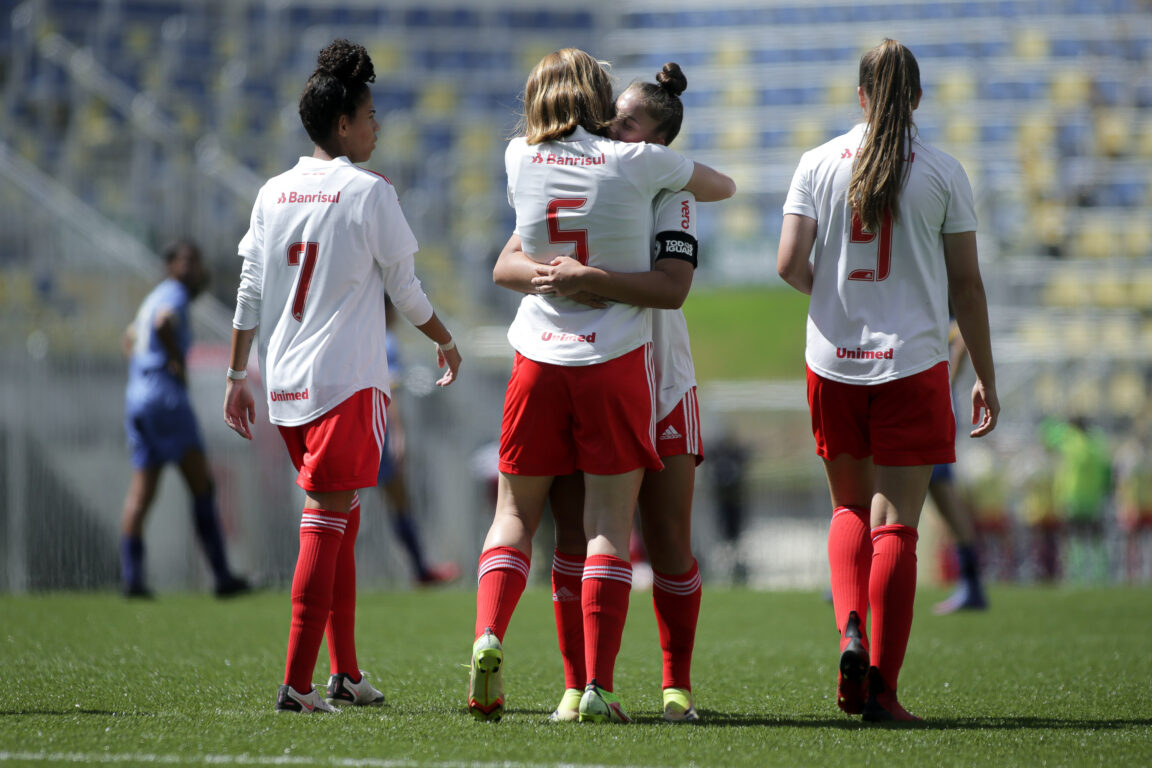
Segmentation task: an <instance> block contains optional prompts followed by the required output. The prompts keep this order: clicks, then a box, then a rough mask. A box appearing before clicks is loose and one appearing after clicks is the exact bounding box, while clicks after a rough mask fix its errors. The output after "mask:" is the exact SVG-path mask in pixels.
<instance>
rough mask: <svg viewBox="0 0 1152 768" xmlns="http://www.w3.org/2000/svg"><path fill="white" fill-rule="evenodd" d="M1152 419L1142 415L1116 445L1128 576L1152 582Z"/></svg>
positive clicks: (1135, 581) (1135, 580)
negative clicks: (1151, 439) (1151, 437)
mask: <svg viewBox="0 0 1152 768" xmlns="http://www.w3.org/2000/svg"><path fill="white" fill-rule="evenodd" d="M1150 427H1152V419H1150V418H1149V415H1148V414H1143V415H1140V416H1138V417H1137V418H1136V420H1135V422H1134V423H1133V425H1132V429H1131V431H1130V432H1129V433H1128V435H1127V436H1125V438H1124V439H1123V440H1122V441H1121V442H1120V445H1118V446H1117V447H1116V455H1115V475H1116V519H1117V522H1118V523H1119V526H1120V531H1121V533H1122V534H1123V536H1124V555H1123V557H1124V571H1123V573H1124V580H1125V581H1127V582H1129V583H1131V584H1139V583H1143V584H1147V583H1149V582H1152V444H1150V439H1149V436H1150V432H1152V429H1150Z"/></svg>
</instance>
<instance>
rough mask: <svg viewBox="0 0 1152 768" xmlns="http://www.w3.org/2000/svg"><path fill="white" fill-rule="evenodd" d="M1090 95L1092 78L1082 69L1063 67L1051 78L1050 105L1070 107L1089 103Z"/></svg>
mask: <svg viewBox="0 0 1152 768" xmlns="http://www.w3.org/2000/svg"><path fill="white" fill-rule="evenodd" d="M1091 96H1092V79H1091V78H1090V77H1089V76H1088V73H1087V72H1085V71H1084V70H1083V69H1065V70H1062V71H1060V72H1057V73H1056V74H1055V76H1053V78H1052V90H1051V93H1050V96H1049V98H1050V99H1051V101H1052V105H1053V106H1056V107H1060V108H1061V109H1070V108H1073V107H1079V106H1083V105H1086V104H1088V103H1089V101H1090V99H1091Z"/></svg>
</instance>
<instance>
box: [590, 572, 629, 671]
mask: <svg viewBox="0 0 1152 768" xmlns="http://www.w3.org/2000/svg"><path fill="white" fill-rule="evenodd" d="M631 592H632V564H631V563H629V562H628V561H627V560H621V559H620V558H618V557H613V556H612V555H592V556H590V557H589V558H588V559H587V560H585V561H584V584H583V589H582V590H581V604H582V607H583V610H584V666H585V669H586V672H587V675H588V677H589V680H588V682H591V681H592V680H595V681H596V684H597V685H599V686H600V687H601V688H603V689H604V690H606V691H611V690H612V671H613V669H614V668H615V666H616V654H618V653H620V639H621V638H622V637H623V635H624V620H625V619H626V618H628V595H629V594H630V593H631Z"/></svg>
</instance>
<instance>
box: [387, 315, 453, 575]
mask: <svg viewBox="0 0 1152 768" xmlns="http://www.w3.org/2000/svg"><path fill="white" fill-rule="evenodd" d="M385 305H386V310H385V317H386V318H387V327H388V330H387V331H386V332H385V334H384V347H385V351H386V352H387V355H388V374H389V376H390V377H391V384H390V386H391V392H390V397H389V399H388V410H387V417H388V429H387V430H386V431H385V432H384V447H383V449H382V450H381V452H380V471H379V473H378V474H377V475H376V487H377V488H379V489H380V493H381V495H382V496H383V497H384V501H385V503H386V504H387V506H388V515H389V517H390V518H391V520H392V530H393V532H394V533H395V534H396V538H397V539H399V540H400V545H401V546H402V547H403V548H404V552H405V553H406V554H407V555H408V560H409V562H410V563H411V564H412V570H413V572H414V576H415V581H416V584H418V585H421V586H432V585H436V584H447V583H449V582H452V581H455V580H456V579H458V578H459V577H460V566H458V565H456V563H450V562H449V563H429V562H428V559H427V558H426V557H425V555H424V547H423V544H422V543H421V541H420V530H419V525H418V524H417V521H416V515H415V514H414V513H413V511H412V497H411V496H410V495H409V493H408V478H407V477H406V475H405V458H406V456H407V452H408V451H407V447H408V446H407V442H406V435H405V429H404V422H403V420H402V419H401V417H400V408H399V406H398V405H397V403H396V396H397V390H398V389H399V388H400V373H401V367H400V348H399V342H398V341H397V340H396V334H395V333H393V332H392V328H393V327H394V324H395V322H396V318H395V315H396V311H395V306H394V305H393V304H392V300H391V299H389V298H388V297H385Z"/></svg>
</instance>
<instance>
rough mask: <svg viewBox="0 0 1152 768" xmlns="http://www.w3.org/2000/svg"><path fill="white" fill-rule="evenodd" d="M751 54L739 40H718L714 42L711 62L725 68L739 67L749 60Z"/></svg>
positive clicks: (746, 63) (745, 64)
mask: <svg viewBox="0 0 1152 768" xmlns="http://www.w3.org/2000/svg"><path fill="white" fill-rule="evenodd" d="M751 59H752V55H751V52H750V51H749V50H748V48H747V46H745V45H744V43H743V42H742V41H740V40H720V41H717V43H716V55H715V57H714V59H713V64H714V65H715V66H717V67H722V68H726V69H739V68H741V67H745V66H747V65H748V63H749V62H750V61H751Z"/></svg>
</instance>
